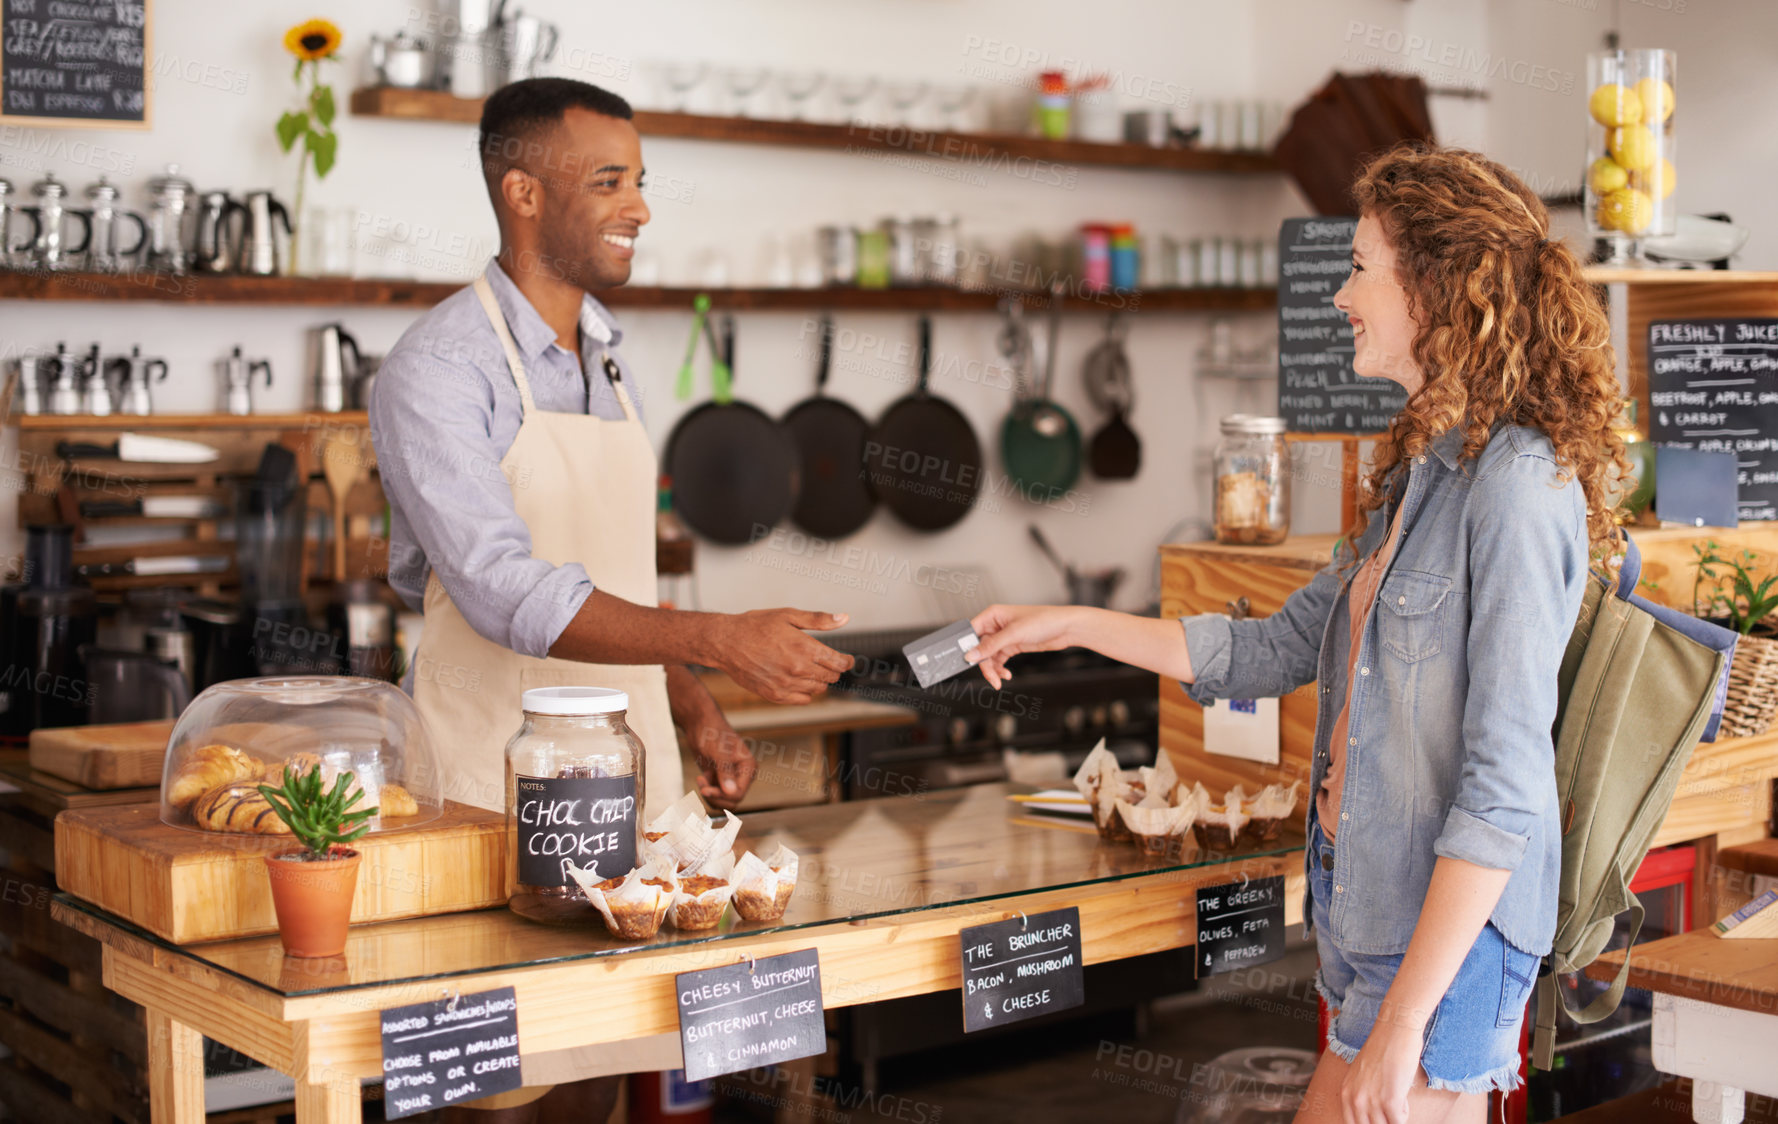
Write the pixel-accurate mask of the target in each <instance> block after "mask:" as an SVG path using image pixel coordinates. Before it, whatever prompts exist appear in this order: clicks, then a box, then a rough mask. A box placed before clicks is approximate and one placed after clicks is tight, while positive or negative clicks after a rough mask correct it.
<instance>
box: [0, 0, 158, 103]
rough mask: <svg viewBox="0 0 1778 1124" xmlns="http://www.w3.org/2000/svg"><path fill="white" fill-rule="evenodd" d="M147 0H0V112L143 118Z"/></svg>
mask: <svg viewBox="0 0 1778 1124" xmlns="http://www.w3.org/2000/svg"><path fill="white" fill-rule="evenodd" d="M147 71H148V0H0V117H4V118H6V119H8V120H12V119H26V120H36V121H42V122H45V123H50V124H66V123H69V122H76V121H103V122H107V123H110V122H123V123H138V124H143V125H146V124H147V123H148V84H147V81H146V79H147Z"/></svg>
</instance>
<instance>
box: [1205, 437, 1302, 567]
mask: <svg viewBox="0 0 1778 1124" xmlns="http://www.w3.org/2000/svg"><path fill="white" fill-rule="evenodd" d="M1214 508H1215V518H1214V522H1215V526H1216V541H1217V542H1220V543H1242V544H1247V545H1253V544H1260V545H1271V544H1273V543H1281V542H1283V541H1284V539H1285V537H1286V536H1287V535H1289V534H1290V447H1289V446H1288V445H1287V444H1286V443H1285V441H1284V419H1283V418H1268V417H1258V416H1255V415H1252V414H1230V415H1229V416H1228V417H1225V418H1223V419H1222V440H1221V441H1220V442H1219V443H1218V444H1217V446H1216V497H1215V502H1214Z"/></svg>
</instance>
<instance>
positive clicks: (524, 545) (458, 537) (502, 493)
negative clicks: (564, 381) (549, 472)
mask: <svg viewBox="0 0 1778 1124" xmlns="http://www.w3.org/2000/svg"><path fill="white" fill-rule="evenodd" d="M493 409H494V402H493V394H492V391H491V390H490V388H489V386H488V383H487V380H486V379H485V378H483V377H482V376H481V375H480V374H479V373H477V372H476V371H475V370H474V369H473V367H466V366H464V365H463V364H462V363H461V362H460V361H459V360H458V359H456V358H447V357H442V356H437V355H433V354H428V353H427V352H426V351H424V350H422V349H420V348H401V347H397V348H396V349H394V350H392V351H391V352H390V354H389V356H388V357H387V358H386V359H385V360H384V361H383V365H382V366H381V367H380V368H379V369H378V371H377V380H376V383H375V385H374V388H373V391H372V395H371V403H370V427H371V440H372V442H373V444H374V445H375V447H376V454H377V468H378V471H379V472H380V473H381V475H382V481H383V488H384V490H385V492H387V494H388V496H389V501H390V504H391V505H392V506H393V507H394V509H395V510H396V512H397V513H398V515H399V518H398V520H397V526H396V528H395V531H394V534H393V535H392V540H393V541H392V542H391V558H390V569H391V581H392V582H393V581H395V580H396V578H397V575H396V573H395V571H397V570H398V569H401V570H404V571H406V575H405V576H406V577H407V578H409V579H418V580H423V575H424V571H425V570H426V569H427V568H430V570H431V572H432V573H435V574H437V576H438V579H439V582H440V583H441V584H442V585H443V586H444V590H445V592H446V593H448V594H450V596H451V601H452V602H453V603H454V604H455V605H456V606H457V609H458V611H459V612H461V613H462V614H463V617H464V619H465V620H467V621H468V622H469V624H470V627H472V628H474V629H475V630H476V632H478V633H480V634H481V635H482V636H484V637H486V638H487V639H489V640H491V641H493V642H494V643H496V644H499V645H500V646H501V647H504V648H509V649H511V650H512V651H514V652H517V653H519V654H520V655H525V656H537V657H542V656H546V655H548V654H549V649H550V646H551V645H553V644H554V643H555V642H556V638H557V637H559V636H560V635H561V634H562V630H563V629H565V628H566V627H567V626H568V622H569V621H570V620H572V619H573V618H574V615H575V613H577V612H579V610H580V607H581V605H582V604H583V603H584V602H585V601H586V599H587V597H589V596H590V595H591V594H592V592H593V583H592V580H591V579H590V578H589V577H588V575H587V572H586V569H585V568H584V567H582V566H581V565H580V564H579V563H569V564H566V565H561V566H557V565H554V564H552V563H550V562H547V561H545V560H543V559H541V558H536V557H534V556H533V555H532V553H531V533H530V531H529V530H528V529H527V528H526V526H525V522H524V520H522V519H520V518H519V515H518V512H517V510H516V509H515V507H514V505H513V490H514V489H515V488H523V487H528V486H530V485H531V483H532V482H531V481H529V480H526V479H523V478H522V477H521V478H518V479H513V480H510V481H509V480H508V479H507V476H506V474H505V473H504V472H503V471H502V470H501V467H500V461H501V458H502V457H504V456H505V455H506V450H505V449H502V448H498V447H497V445H496V443H495V441H494V440H493V438H492V437H491V436H490V432H491V422H492V418H493ZM404 532H405V534H404ZM404 537H406V538H411V541H408V542H404V541H402V540H403V539H404Z"/></svg>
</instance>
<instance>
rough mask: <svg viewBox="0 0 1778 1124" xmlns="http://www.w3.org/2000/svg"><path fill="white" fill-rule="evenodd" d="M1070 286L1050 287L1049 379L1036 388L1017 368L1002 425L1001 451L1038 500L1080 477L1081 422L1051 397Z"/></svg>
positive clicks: (1020, 485)
mask: <svg viewBox="0 0 1778 1124" xmlns="http://www.w3.org/2000/svg"><path fill="white" fill-rule="evenodd" d="M1065 289H1066V286H1065V284H1064V283H1063V282H1061V281H1058V282H1056V283H1055V284H1054V285H1052V286H1051V287H1050V326H1049V348H1048V351H1047V353H1046V354H1045V355H1044V359H1043V379H1042V381H1040V382H1039V383H1038V384H1037V385H1036V387H1035V388H1032V387H1031V386H1030V385H1029V382H1028V374H1027V371H1026V370H1025V369H1024V368H1022V367H1015V368H1014V382H1015V387H1016V397H1015V400H1014V402H1013V408H1012V412H1011V413H1009V414H1008V415H1007V416H1006V420H1005V421H1004V422H1002V423H1001V426H1000V456H1001V460H1002V461H1004V462H1005V464H1006V472H1007V475H1008V476H1010V477H1011V478H1012V482H1013V485H1014V487H1016V488H1017V489H1018V490H1019V492H1020V493H1021V494H1023V495H1024V497H1025V498H1026V499H1028V500H1030V501H1032V502H1033V503H1044V502H1046V501H1047V500H1050V499H1053V498H1054V497H1056V496H1058V495H1060V494H1062V493H1063V492H1066V491H1067V490H1068V489H1069V488H1072V487H1073V486H1074V482H1075V481H1076V480H1078V479H1079V478H1080V460H1081V457H1080V427H1079V426H1077V425H1076V424H1075V422H1074V418H1073V417H1071V416H1069V414H1068V411H1066V410H1064V409H1063V408H1062V407H1061V406H1060V405H1059V404H1057V403H1056V402H1055V401H1054V400H1053V399H1051V398H1050V387H1051V384H1052V383H1053V381H1054V376H1055V370H1056V345H1057V343H1058V342H1059V341H1060V338H1061V326H1062V295H1063V293H1064V291H1065Z"/></svg>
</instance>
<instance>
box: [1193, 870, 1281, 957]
mask: <svg viewBox="0 0 1778 1124" xmlns="http://www.w3.org/2000/svg"><path fill="white" fill-rule="evenodd" d="M1283 955H1284V879H1283V878H1281V877H1272V878H1252V879H1248V880H1247V881H1245V882H1226V883H1224V884H1222V885H1220V886H1200V887H1199V888H1198V951H1197V957H1198V961H1197V966H1198V975H1199V977H1203V976H1213V975H1215V974H1216V973H1218V972H1227V971H1229V970H1231V969H1234V968H1245V967H1248V966H1250V965H1253V964H1265V963H1269V962H1270V961H1273V960H1276V959H1278V958H1279V957H1280V956H1283Z"/></svg>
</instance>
